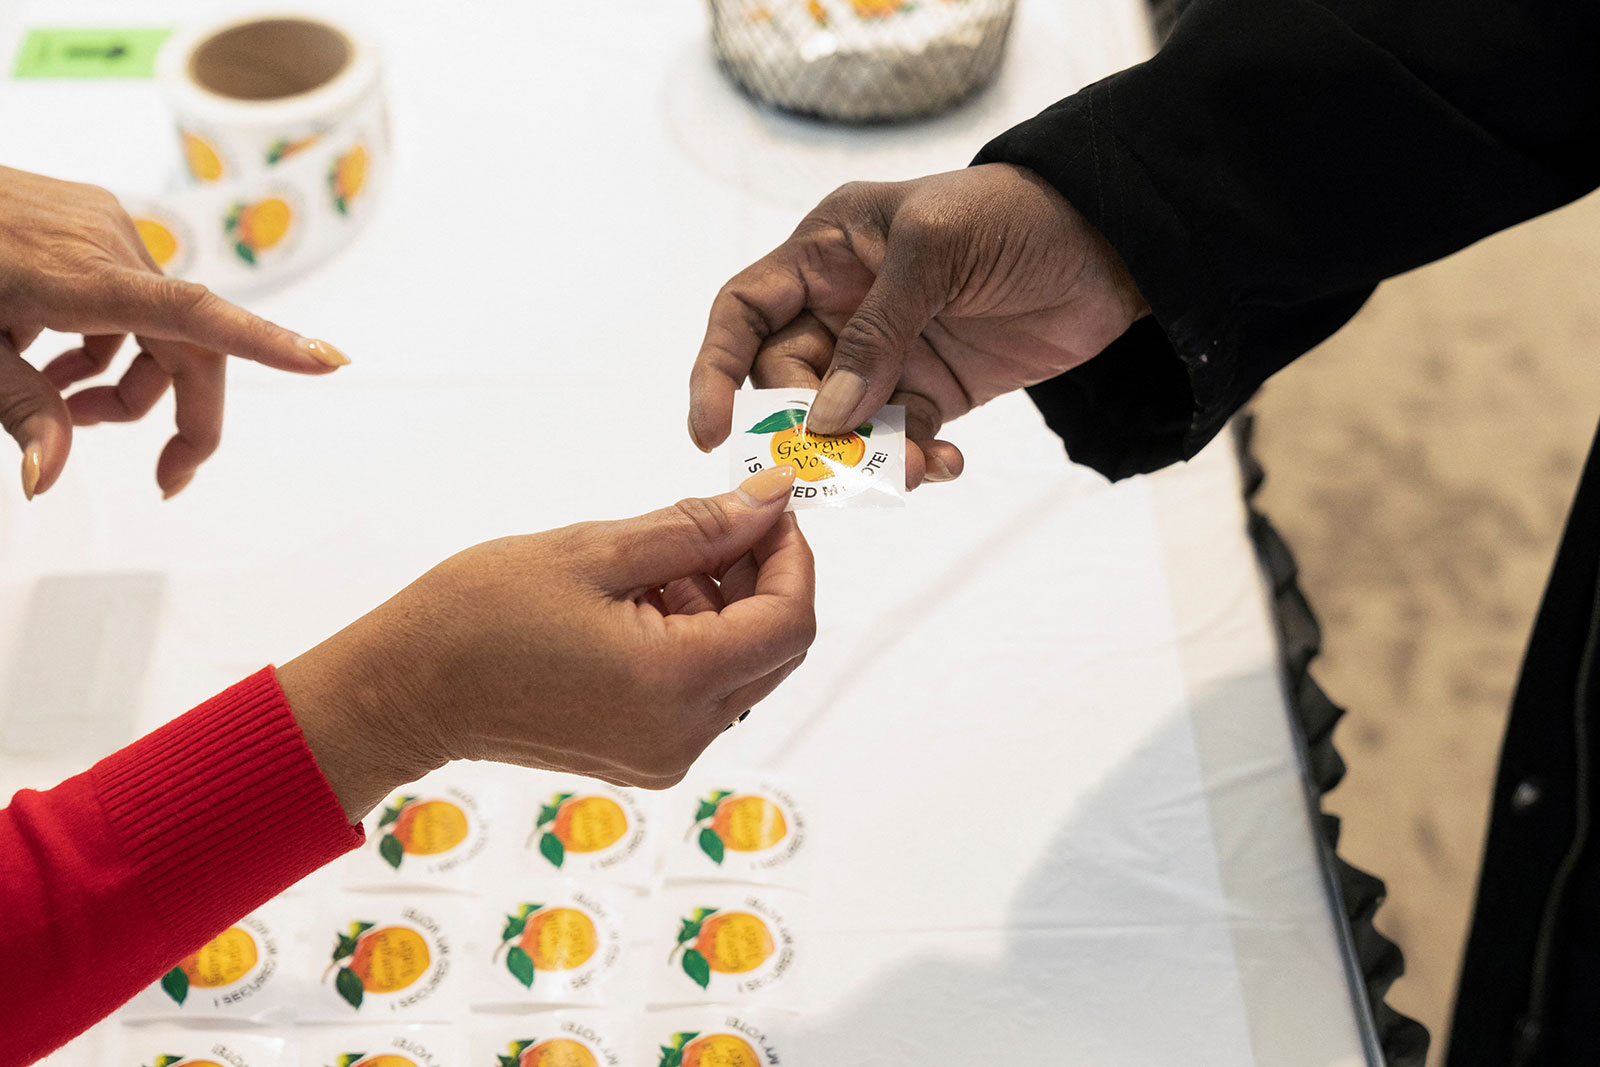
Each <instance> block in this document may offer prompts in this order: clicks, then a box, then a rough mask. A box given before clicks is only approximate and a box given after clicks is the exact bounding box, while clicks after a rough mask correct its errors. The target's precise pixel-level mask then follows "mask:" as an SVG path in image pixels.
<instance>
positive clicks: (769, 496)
mask: <svg viewBox="0 0 1600 1067" xmlns="http://www.w3.org/2000/svg"><path fill="white" fill-rule="evenodd" d="M792 485H794V464H793V463H780V464H778V466H776V467H768V468H767V469H766V470H764V471H757V472H756V473H755V474H752V475H751V476H750V477H748V478H746V479H745V480H744V481H742V482H740V483H739V495H740V496H742V497H744V498H745V501H746V503H749V504H751V505H757V504H770V503H772V501H774V500H776V499H778V498H779V497H780V496H783V495H784V494H786V493H788V492H789V487H790V486H792Z"/></svg>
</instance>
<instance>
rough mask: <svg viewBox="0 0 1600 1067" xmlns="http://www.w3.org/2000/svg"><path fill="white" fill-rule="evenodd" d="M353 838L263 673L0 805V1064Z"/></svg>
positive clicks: (96, 1015) (29, 1050)
mask: <svg viewBox="0 0 1600 1067" xmlns="http://www.w3.org/2000/svg"><path fill="white" fill-rule="evenodd" d="M263 812H271V813H272V815H273V818H272V826H273V837H272V842H271V847H263V843H262V840H261V836H260V832H259V827H260V825H261V816H262V813H263ZM361 840H362V832H361V829H360V828H359V827H352V826H350V824H349V822H348V821H347V820H346V818H345V814H344V810H343V809H342V808H341V807H340V805H339V801H338V798H336V797H335V796H334V794H333V790H332V789H331V788H330V787H329V786H328V782H327V780H326V779H325V778H324V777H323V776H322V772H321V771H320V770H319V769H318V767H317V763H316V760H315V759H314V758H313V756H312V755H311V750H310V748H308V747H307V746H306V742H305V738H304V737H303V736H302V735H301V733H300V727H299V726H298V724H297V723H296V722H295V719H294V716H293V715H292V714H291V712H290V710H289V702H288V701H287V700H286V699H285V698H284V695H283V690H282V689H280V688H279V687H278V683H277V680H276V678H275V677H274V675H273V672H272V669H271V668H270V667H269V668H267V669H265V670H262V671H261V672H259V673H257V674H255V675H252V676H251V677H249V678H247V679H245V680H244V681H242V682H240V683H239V684H238V685H236V686H234V687H233V688H231V689H229V690H227V691H226V692H224V693H221V694H219V695H218V696H216V697H213V698H212V699H210V700H208V701H206V702H205V703H204V704H201V705H200V706H199V707H197V708H195V709H194V710H192V711H189V712H187V713H186V714H184V715H182V716H181V717H179V718H177V719H175V720H174V721H172V722H170V723H168V724H167V725H166V726H163V727H161V728H160V729H159V730H156V731H155V732H153V733H151V734H149V735H147V736H145V737H143V738H140V739H139V740H138V741H135V742H134V743H133V744H131V745H129V746H128V747H127V748H124V749H122V750H121V751H120V752H116V753H113V754H112V755H110V756H107V757H106V758H105V759H103V760H101V761H100V762H99V763H97V764H95V765H94V766H93V767H91V768H90V769H89V770H88V771H86V772H84V773H83V774H80V775H77V776H76V777H74V778H69V779H67V780H66V781H65V782H62V783H61V784H60V785H58V786H56V787H55V788H54V789H51V790H49V791H48V792H43V793H40V792H35V791H33V790H27V789H25V790H22V791H21V792H19V793H17V795H16V796H15V797H14V798H13V799H12V801H11V806H10V807H9V808H6V809H4V810H0V1033H3V1034H5V1037H6V1039H5V1041H3V1042H0V1067H12V1065H14V1064H15V1065H21V1064H28V1063H32V1062H33V1061H34V1060H36V1059H38V1058H39V1057H41V1056H43V1055H44V1054H46V1053H48V1052H50V1051H51V1050H53V1049H55V1048H57V1047H59V1046H60V1045H62V1044H64V1043H66V1042H67V1041H68V1040H69V1039H71V1038H72V1037H74V1036H76V1035H77V1034H79V1033H81V1032H83V1031H84V1030H86V1029H88V1028H89V1027H90V1026H91V1025H92V1024H94V1023H95V1022H96V1021H98V1020H99V1019H101V1018H103V1017H105V1016H106V1015H108V1014H109V1013H110V1012H112V1011H113V1010H114V1009H116V1008H117V1007H118V1006H119V1005H121V1004H122V1003H123V1002H124V1001H126V1000H127V999H128V998H129V997H131V996H133V995H134V994H135V993H137V992H138V991H139V990H140V989H142V988H144V987H145V986H147V985H149V984H150V983H151V982H154V981H156V980H157V979H159V978H160V977H161V975H162V974H164V973H165V972H166V971H167V970H169V969H170V968H171V967H172V966H173V965H174V964H176V963H177V962H178V960H180V959H181V958H182V957H183V956H185V955H187V954H188V953H190V952H193V951H194V950H195V949H197V948H199V947H200V946H201V945H203V944H205V943H206V942H207V941H209V940H210V939H211V938H212V937H214V936H215V935H216V934H218V933H220V932H221V931H222V930H224V929H226V928H227V927H228V926H229V925H231V924H232V923H234V922H235V921H237V920H238V919H240V918H242V917H243V916H244V915H246V914H247V913H249V912H250V911H252V910H253V909H255V908H256V907H258V906H260V905H261V904H263V903H265V902H266V901H267V900H269V899H271V898H272V897H273V896H275V895H276V894H277V893H279V892H281V891H282V890H283V889H285V888H287V887H288V886H290V885H292V884H293V883H295V882H296V881H298V880H299V879H301V878H302V877H304V876H305V875H306V874H308V873H310V872H311V871H313V870H315V869H316V868H318V867H320V866H322V865H323V864H325V863H327V862H328V861H330V860H332V859H333V858H334V857H336V856H338V855H340V854H342V853H344V852H346V851H348V850H350V849H351V848H354V847H355V846H357V845H358V844H360V843H361Z"/></svg>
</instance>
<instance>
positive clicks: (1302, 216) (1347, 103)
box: [976, 0, 1600, 478]
mask: <svg viewBox="0 0 1600 1067" xmlns="http://www.w3.org/2000/svg"><path fill="white" fill-rule="evenodd" d="M976 162H978V163H993V162H1008V163H1016V164H1020V165H1022V166H1026V167H1028V168H1030V169H1032V170H1034V171H1036V172H1037V173H1038V174H1039V175H1040V176H1042V177H1043V178H1044V179H1045V180H1046V181H1049V182H1050V183H1051V184H1052V185H1054V186H1055V187H1056V188H1057V189H1059V190H1060V191H1061V193H1062V194H1063V195H1064V196H1065V197H1066V198H1067V199H1068V200H1069V201H1071V202H1072V203H1073V205H1074V206H1075V207H1077V208H1078V209H1079V210H1080V211H1082V212H1083V213H1084V215H1085V216H1087V218H1088V219H1089V221H1091V222H1092V223H1094V224H1095V225H1096V226H1097V227H1098V228H1099V229H1100V231H1101V232H1102V233H1104V234H1105V236H1106V238H1107V239H1108V240H1110V242H1111V244H1112V245H1113V246H1114V247H1115V248H1116V249H1117V250H1118V252H1119V253H1121V255H1122V257H1123V259H1124V260H1125V261H1126V262H1127V264H1128V266H1129V268H1130V269H1131V270H1132V272H1133V276H1134V279H1135V280H1136V281H1137V282H1138V284H1139V287H1140V289H1141V290H1142V292H1143V293H1144V296H1145V299H1146V300H1147V301H1148V302H1149V304H1150V307H1151V309H1152V311H1153V312H1154V319H1153V321H1152V320H1148V319H1147V320H1144V321H1142V322H1141V323H1139V324H1136V325H1135V327H1134V328H1133V329H1131V330H1129V331H1128V333H1127V334H1125V335H1124V336H1123V337H1122V338H1120V339H1119V340H1118V341H1116V342H1115V343H1113V344H1112V345H1111V346H1110V347H1109V348H1108V349H1107V350H1106V351H1105V352H1103V353H1102V354H1101V355H1099V356H1098V357H1096V358H1094V359H1092V360H1090V361H1089V362H1087V363H1085V364H1083V365H1082V366H1080V367H1078V368H1076V369H1074V370H1072V371H1070V372H1068V373H1067V374H1064V375H1062V376H1060V377H1058V378H1055V379H1052V380H1050V381H1047V382H1044V383H1041V384H1040V385H1037V386H1035V387H1034V388H1032V389H1031V390H1029V392H1030V393H1031V395H1032V396H1033V398H1034V401H1035V402H1036V403H1037V404H1038V405H1039V407H1040V409H1041V410H1042V411H1043V412H1044V414H1045V417H1046V419H1047V420H1048V421H1049V423H1050V425H1051V427H1052V428H1053V429H1054V430H1055V431H1056V432H1057V433H1059V434H1060V435H1061V437H1062V439H1063V440H1064V441H1065V442H1066V444H1067V449H1068V451H1069V453H1071V455H1072V456H1073V458H1074V459H1076V460H1078V461H1079V462H1082V463H1086V464H1088V465H1089V466H1091V467H1094V468H1095V469H1096V470H1099V471H1101V472H1102V473H1104V474H1106V475H1108V476H1109V477H1113V478H1120V477H1126V476H1128V475H1131V474H1136V473H1139V472H1142V471H1148V470H1154V469H1156V468H1157V467H1161V466H1164V465H1166V464H1168V463H1172V462H1174V461H1176V460H1179V459H1186V458H1188V457H1190V456H1192V455H1194V454H1195V453H1196V452H1198V451H1199V450H1200V448H1201V447H1202V446H1203V445H1204V444H1205V443H1206V442H1207V441H1209V440H1210V439H1211V438H1212V437H1213V436H1214V435H1215V434H1216V433H1217V431H1218V430H1220V429H1221V428H1222V426H1223V424H1224V423H1225V422H1226V421H1227V419H1228V417H1229V416H1230V415H1232V414H1233V412H1234V411H1235V410H1236V409H1237V408H1238V407H1239V406H1240V405H1241V404H1243V403H1244V402H1245V401H1246V400H1247V399H1249V397H1250V395H1251V394H1252V393H1253V392H1255V390H1256V389H1257V387H1259V386H1260V384H1261V383H1262V382H1263V381H1264V380H1266V378H1267V377H1268V376H1270V375H1271V374H1272V373H1273V372H1274V371H1276V370H1278V369H1279V368H1280V367H1282V366H1284V365H1285V364H1287V363H1288V362H1289V361H1290V360H1293V359H1294V358H1295V357H1297V356H1299V355H1300V354H1301V353H1303V352H1305V351H1306V350H1307V349H1309V348H1311V347H1312V346H1314V345H1316V344H1317V343H1318V342H1319V341H1321V340H1322V339H1323V338H1325V337H1327V336H1328V335H1329V334H1331V333H1333V332H1334V331H1335V330H1337V329H1338V328H1339V327H1340V326H1341V325H1343V324H1344V322H1345V321H1346V320H1347V319H1348V318H1349V317H1350V316H1351V315H1353V314H1354V313H1355V312H1356V310H1357V309H1358V308H1359V307H1360V306H1361V304H1362V303H1363V302H1364V301H1365V300H1366V298H1367V296H1368V295H1369V294H1370V293H1371V291H1372V289H1373V287H1374V286H1376V285H1377V283H1378V282H1380V281H1382V280H1383V279H1384V278H1388V277H1391V276H1393V275H1395V274H1399V273H1401V272H1403V271H1406V270H1409V269H1411V268H1412V267H1416V266H1419V265H1421V264H1423V263H1427V262H1429V261H1431V260H1434V259H1437V258H1439V257H1441V256H1444V255H1446V254H1448V253H1450V252H1453V251H1455V250H1457V249H1459V248H1463V247H1465V246H1466V245H1468V244H1471V243H1472V242H1474V241H1476V240H1478V239H1480V238H1482V237H1485V236H1487V235H1489V234H1491V233H1494V232H1495V231H1497V230H1501V229H1504V228H1505V227H1507V226H1510V225H1512V224H1514V223H1517V222H1520V221H1522V220H1524V219H1527V218H1531V217H1532V216H1534V215H1538V214H1540V213H1542V212H1545V211H1549V210H1551V209H1552V208H1555V207H1558V206H1560V205H1562V204H1565V203H1567V202H1569V201H1571V200H1574V199H1576V198H1578V197H1579V196H1582V195H1583V194H1584V193H1586V192H1588V191H1589V190H1590V189H1592V188H1594V187H1595V185H1596V184H1597V183H1600V4H1596V3H1594V2H1593V0H1561V2H1559V3H1557V2H1547V0H1526V2H1519V0H1320V2H1318V0H1193V2H1192V3H1191V4H1190V5H1189V6H1188V7H1187V8H1186V9H1185V10H1184V12H1183V14H1182V15H1181V16H1180V17H1179V19H1178V21H1177V23H1176V25H1175V26H1174V29H1173V33H1172V36H1171V38H1170V39H1169V40H1168V42H1167V44H1166V45H1165V46H1164V47H1163V48H1162V49H1161V50H1160V52H1159V53H1157V55H1156V56H1155V57H1154V58H1152V59H1151V60H1150V61H1148V62H1146V63H1143V64H1140V65H1139V66H1136V67H1132V68H1130V69H1128V70H1126V71H1123V72H1122V73H1120V74H1116V75H1113V76H1112V77H1110V78H1107V79H1106V80H1104V81H1101V82H1098V83H1096V84H1094V85H1091V86H1089V87H1088V88H1086V89H1084V90H1083V91H1082V92H1079V93H1077V94H1076V95H1074V96H1071V97H1069V98H1067V99H1066V100H1063V101H1061V102H1060V103H1058V104H1056V105H1055V106H1053V107H1051V108H1050V109H1049V110H1047V111H1045V112H1044V113H1042V114H1040V115H1038V116H1036V117H1035V118H1033V119H1030V120H1028V121H1027V122H1024V123H1022V124H1021V125H1019V126H1016V127H1014V128H1013V129H1011V130H1008V131H1007V132H1006V133H1004V134H1002V135H1001V136H999V137H997V138H995V139H994V140H993V141H991V142H990V143H989V144H988V145H987V146H985V147H984V149H983V151H982V152H981V153H980V154H979V156H978V158H977V160H976Z"/></svg>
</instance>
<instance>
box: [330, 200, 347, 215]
mask: <svg viewBox="0 0 1600 1067" xmlns="http://www.w3.org/2000/svg"><path fill="white" fill-rule="evenodd" d="M333 206H334V207H336V208H338V209H339V214H341V215H348V214H350V207H349V205H347V204H346V203H345V202H344V197H342V196H336V197H334V198H333Z"/></svg>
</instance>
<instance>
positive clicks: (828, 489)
mask: <svg viewBox="0 0 1600 1067" xmlns="http://www.w3.org/2000/svg"><path fill="white" fill-rule="evenodd" d="M816 395H817V394H816V390H814V389H741V390H739V391H738V392H737V393H735V394H734V395H733V436H732V437H730V438H729V439H728V444H727V445H726V447H727V449H728V462H729V474H730V475H731V477H732V483H731V484H733V485H735V486H737V485H738V484H739V483H740V482H742V481H744V480H745V479H746V478H748V477H749V476H750V475H752V474H755V473H756V472H757V471H762V470H766V469H767V468H768V467H775V466H778V465H780V464H784V463H790V464H793V465H794V469H795V481H794V489H793V491H792V497H791V499H790V501H789V507H790V508H791V509H793V510H796V511H799V510H801V509H805V508H844V507H851V508H856V507H898V506H899V505H901V504H902V503H903V502H904V497H905V485H906V411H905V408H903V407H899V406H889V407H885V408H883V409H882V410H881V411H879V412H878V413H877V414H876V415H874V416H873V417H872V418H871V419H869V420H867V421H866V422H864V423H862V424H861V425H860V426H857V427H856V428H855V429H854V430H852V431H850V432H849V433H842V434H835V435H831V436H824V435H822V434H818V433H812V432H811V431H810V430H808V429H807V428H806V425H805V423H806V414H807V412H809V411H810V409H811V402H812V401H813V400H815V399H816Z"/></svg>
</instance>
